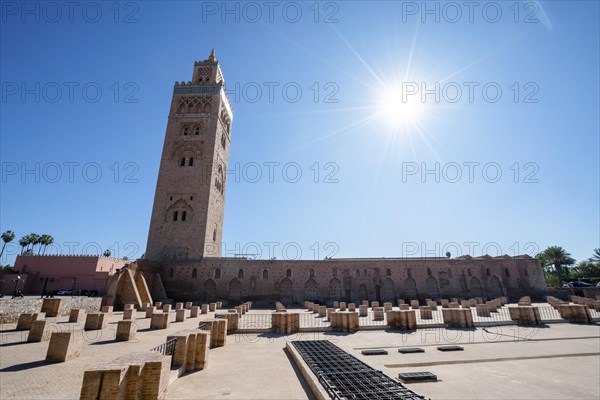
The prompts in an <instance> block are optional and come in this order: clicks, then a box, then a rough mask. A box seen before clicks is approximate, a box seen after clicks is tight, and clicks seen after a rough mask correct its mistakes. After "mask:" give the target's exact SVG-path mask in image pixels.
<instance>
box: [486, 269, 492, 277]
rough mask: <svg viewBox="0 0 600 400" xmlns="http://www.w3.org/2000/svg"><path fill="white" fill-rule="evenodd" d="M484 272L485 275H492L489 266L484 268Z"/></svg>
mask: <svg viewBox="0 0 600 400" xmlns="http://www.w3.org/2000/svg"><path fill="white" fill-rule="evenodd" d="M485 274H486V275H487V276H492V271H490V269H489V268H486V269H485Z"/></svg>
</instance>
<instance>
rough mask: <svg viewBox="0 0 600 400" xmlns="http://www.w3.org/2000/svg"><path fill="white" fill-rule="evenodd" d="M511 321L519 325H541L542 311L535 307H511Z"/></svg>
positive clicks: (509, 309)
mask: <svg viewBox="0 0 600 400" xmlns="http://www.w3.org/2000/svg"><path fill="white" fill-rule="evenodd" d="M508 311H509V313H510V319H512V320H513V321H517V323H519V324H527V325H541V324H542V319H541V318H540V310H539V308H537V307H533V306H518V307H509V308H508Z"/></svg>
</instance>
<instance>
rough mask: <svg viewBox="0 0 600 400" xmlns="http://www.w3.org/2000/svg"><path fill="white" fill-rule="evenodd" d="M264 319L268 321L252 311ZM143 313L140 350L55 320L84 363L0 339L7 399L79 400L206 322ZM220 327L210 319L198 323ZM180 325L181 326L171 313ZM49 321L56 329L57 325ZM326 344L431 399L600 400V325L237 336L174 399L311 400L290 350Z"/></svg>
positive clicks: (178, 385) (1, 335) (0, 379)
mask: <svg viewBox="0 0 600 400" xmlns="http://www.w3.org/2000/svg"><path fill="white" fill-rule="evenodd" d="M251 314H264V311H262V312H261V311H258V310H257V311H254V310H253V311H251ZM143 316H144V313H138V315H137V319H136V322H137V323H138V325H139V329H140V331H139V332H138V334H137V338H138V340H136V341H131V342H114V341H113V340H114V329H115V328H116V321H118V320H120V319H121V318H122V314H121V313H114V315H113V316H112V318H111V319H110V324H109V328H107V329H105V330H103V331H101V332H97V333H95V332H88V333H87V334H86V333H84V332H83V331H82V327H83V324H82V323H80V324H69V323H65V321H66V320H67V318H66V317H63V318H58V319H52V320H53V321H54V322H55V323H56V325H55V326H56V329H59V328H60V329H67V328H68V329H73V330H74V332H75V333H76V337H78V338H79V339H78V340H82V341H83V343H84V344H83V347H82V354H81V357H79V358H78V359H75V360H72V361H69V362H66V363H61V364H46V363H45V362H44V361H43V360H44V358H45V355H46V350H47V346H48V342H47V341H46V342H42V343H24V341H25V340H26V338H27V332H23V333H21V332H14V331H7V330H10V329H12V328H14V324H9V325H4V326H2V327H1V330H2V331H3V332H0V398H1V399H11V398H20V399H75V398H78V397H79V389H80V386H81V381H82V377H83V371H84V370H85V369H88V368H90V367H92V366H94V365H97V364H99V363H103V362H108V361H111V360H112V359H114V358H116V357H118V356H121V355H123V354H124V353H127V352H131V351H140V350H149V349H150V348H152V347H154V346H156V345H158V344H160V343H163V342H164V341H165V339H166V336H167V334H168V333H170V332H175V331H177V330H180V329H189V328H193V327H196V326H197V324H198V321H199V319H197V318H196V319H188V320H187V321H186V322H184V323H172V324H171V328H170V329H169V330H168V331H165V330H158V331H151V330H148V327H149V320H148V319H145V318H143ZM209 317H212V315H210V314H209V315H203V316H201V318H200V319H205V318H209ZM171 318H172V320H174V319H175V315H174V313H173V315H172V317H171ZM49 320H50V319H49ZM297 339H298V340H313V339H328V340H331V341H333V342H334V343H335V344H337V345H338V346H340V347H341V348H343V349H344V350H346V351H348V352H349V353H351V354H353V355H355V356H356V357H358V358H360V359H362V360H363V361H365V362H366V363H368V364H369V365H371V366H373V367H374V368H376V369H379V370H382V371H383V372H384V373H386V374H388V375H389V376H391V377H397V375H398V373H399V372H408V371H430V372H433V373H435V374H436V375H438V378H439V379H440V381H438V382H434V383H419V384H410V385H407V386H408V387H409V388H411V389H412V390H414V391H415V392H417V393H419V394H421V395H424V396H427V397H430V398H432V399H502V400H505V399H596V400H597V399H598V398H600V383H599V376H600V325H599V324H593V325H578V324H568V323H552V324H549V325H547V326H546V327H543V328H524V327H517V326H514V325H504V326H499V327H489V328H485V329H482V328H478V329H475V330H447V329H419V330H417V331H415V332H411V333H408V334H403V333H400V332H397V331H383V330H370V331H360V332H358V333H354V334H333V333H325V332H316V333H300V334H296V335H290V336H282V335H272V334H268V333H252V334H251V333H245V334H234V335H230V336H228V338H227V345H226V346H225V347H222V348H218V349H212V350H211V351H210V354H209V365H208V367H207V368H206V369H205V370H204V371H200V372H196V373H193V374H189V375H186V376H183V377H181V378H179V379H178V380H177V381H175V382H174V383H173V384H172V385H171V386H170V387H169V390H168V392H167V398H168V399H310V398H312V395H311V393H310V391H309V390H308V388H307V385H306V383H305V382H304V381H303V379H302V378H301V375H300V374H299V371H298V370H297V369H296V367H295V366H294V365H293V362H292V361H291V360H290V358H289V356H288V355H287V353H286V352H285V351H284V347H285V345H286V343H287V341H289V340H297ZM440 344H460V345H462V346H463V347H464V351H463V352H454V353H442V352H439V351H438V350H436V346H438V345H440ZM406 346H409V347H414V346H419V347H423V348H424V349H425V350H426V351H425V353H419V354H400V353H398V352H397V349H398V348H399V347H406ZM365 348H385V349H387V350H388V352H389V354H388V355H384V356H363V355H361V350H362V349H365Z"/></svg>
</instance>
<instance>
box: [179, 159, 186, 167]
mask: <svg viewBox="0 0 600 400" xmlns="http://www.w3.org/2000/svg"><path fill="white" fill-rule="evenodd" d="M179 166H180V167H185V157H181V162H180V163H179Z"/></svg>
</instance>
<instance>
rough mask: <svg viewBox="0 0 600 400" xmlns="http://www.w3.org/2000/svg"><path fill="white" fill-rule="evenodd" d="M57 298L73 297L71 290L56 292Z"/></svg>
mask: <svg viewBox="0 0 600 400" xmlns="http://www.w3.org/2000/svg"><path fill="white" fill-rule="evenodd" d="M56 294H57V295H59V296H73V289H62V290H59V291H58V292H56Z"/></svg>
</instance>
